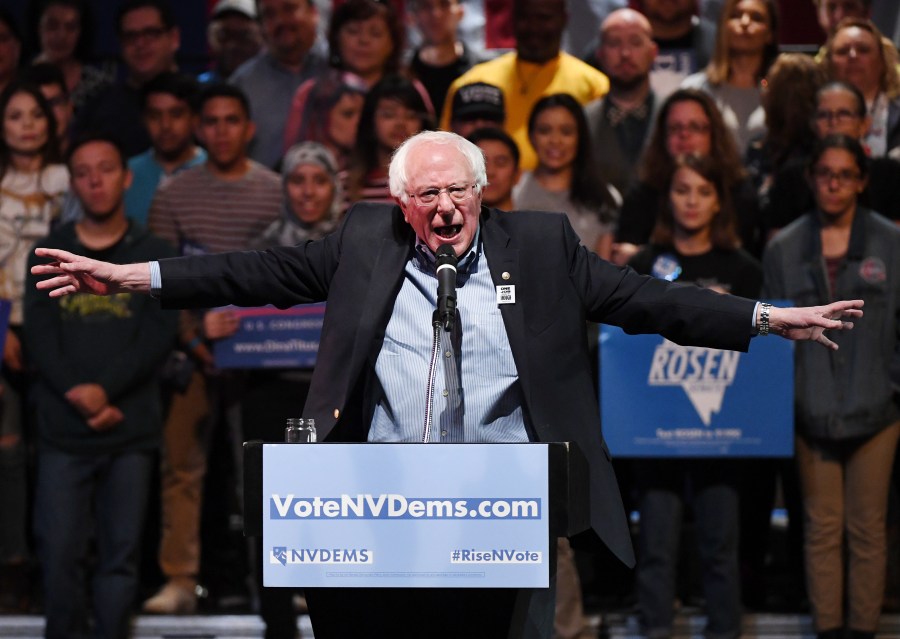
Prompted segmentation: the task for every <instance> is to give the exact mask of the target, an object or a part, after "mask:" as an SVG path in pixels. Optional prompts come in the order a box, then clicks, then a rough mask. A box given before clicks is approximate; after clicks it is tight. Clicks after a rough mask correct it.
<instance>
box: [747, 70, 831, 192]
mask: <svg viewBox="0 0 900 639" xmlns="http://www.w3.org/2000/svg"><path fill="white" fill-rule="evenodd" d="M826 77H827V76H826V75H825V71H824V70H823V69H822V67H821V66H820V65H819V64H817V63H816V61H815V60H814V59H813V58H812V57H810V56H808V55H806V54H804V53H782V54H781V55H779V56H778V58H776V60H775V62H774V63H773V64H772V67H771V68H770V69H769V73H768V74H766V79H765V80H764V81H763V92H762V107H761V108H760V109H757V110H756V111H755V112H754V113H753V115H752V116H751V128H754V125H753V122H757V121H758V122H759V126H756V127H755V128H757V129H759V128H762V129H764V130H765V133H764V134H763V135H761V136H759V137H757V138H756V139H755V140H753V141H752V142H751V143H750V147H749V148H748V149H747V156H746V160H747V161H746V165H747V170H748V171H749V173H750V176H751V179H752V180H753V185H754V186H755V187H756V189H757V192H758V193H759V195H760V198H762V199H763V200H765V197H766V195H767V193H768V190H769V187H770V186H771V182H772V176H773V174H775V173H777V172H778V171H779V170H780V169H781V168H782V167H784V166H785V164H787V163H788V162H791V161H797V160H799V161H803V162H804V163H805V161H806V159H807V158H808V157H809V154H810V152H811V151H812V148H813V146H815V142H816V135H815V132H814V131H813V129H812V127H811V126H810V123H811V122H812V121H813V115H814V114H815V112H816V92H817V91H818V90H819V88H821V87H822V85H824V84H825V81H826ZM761 208H765V204H762V205H761Z"/></svg>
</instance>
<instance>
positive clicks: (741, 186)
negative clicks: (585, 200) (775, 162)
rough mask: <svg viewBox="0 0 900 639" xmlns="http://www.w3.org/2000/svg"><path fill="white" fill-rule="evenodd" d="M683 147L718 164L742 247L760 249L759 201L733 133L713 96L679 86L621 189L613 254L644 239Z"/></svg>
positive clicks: (631, 249)
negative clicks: (635, 171)
mask: <svg viewBox="0 0 900 639" xmlns="http://www.w3.org/2000/svg"><path fill="white" fill-rule="evenodd" d="M684 153H699V154H700V155H708V156H710V157H711V158H713V160H714V161H715V162H717V163H718V164H720V165H721V166H722V169H723V172H724V179H725V185H726V188H727V189H728V191H729V195H730V197H731V201H732V203H733V205H734V209H735V213H736V215H737V229H738V236H739V237H740V239H741V245H742V247H743V248H744V250H746V251H748V252H749V253H751V254H752V255H757V254H758V252H759V205H758V198H757V195H756V190H755V189H754V188H753V183H752V182H751V181H750V180H749V179H748V178H747V176H746V172H745V170H744V166H743V164H742V162H741V156H740V154H739V153H738V150H737V144H735V141H734V137H733V136H732V135H731V133H730V132H729V131H728V128H727V127H726V125H725V121H724V119H723V118H722V114H721V112H720V111H719V109H718V108H717V107H716V104H715V102H714V100H713V98H712V97H711V96H710V95H709V94H708V93H706V92H705V91H701V90H700V89H678V90H677V91H675V92H674V93H672V94H671V95H670V96H669V97H668V98H666V101H665V102H663V104H662V106H661V107H660V109H659V115H658V116H657V119H656V124H655V126H654V127H653V133H652V134H651V137H650V140H649V142H648V144H647V148H646V149H644V155H643V157H642V158H641V161H640V164H639V165H638V174H637V180H636V181H635V182H634V183H633V184H632V186H631V188H629V189H628V191H627V192H626V193H625V201H624V202H623V203H622V211H621V214H620V215H619V226H618V228H617V229H616V237H615V242H614V244H613V253H612V259H613V261H614V262H615V263H616V264H626V263H627V262H628V260H629V259H630V258H631V257H632V256H633V255H634V254H635V253H637V251H638V250H639V248H640V247H641V246H643V245H645V244H647V242H648V240H649V239H650V234H651V233H652V232H653V226H654V225H655V223H656V212H657V211H658V210H659V202H660V201H661V200H662V199H663V194H664V193H665V188H666V183H665V182H666V179H667V176H669V175H671V174H672V170H673V167H674V165H675V158H676V157H678V156H679V155H681V154H684Z"/></svg>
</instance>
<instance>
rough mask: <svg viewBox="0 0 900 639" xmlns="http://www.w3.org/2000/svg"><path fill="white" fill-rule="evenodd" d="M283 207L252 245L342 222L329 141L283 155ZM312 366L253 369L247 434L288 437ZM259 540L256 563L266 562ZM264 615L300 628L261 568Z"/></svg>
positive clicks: (287, 592)
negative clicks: (288, 418)
mask: <svg viewBox="0 0 900 639" xmlns="http://www.w3.org/2000/svg"><path fill="white" fill-rule="evenodd" d="M281 170H282V185H283V190H284V207H283V210H282V214H281V219H279V220H276V221H275V222H273V223H272V224H271V226H269V227H268V228H267V229H266V230H265V231H263V233H262V235H260V237H259V238H257V239H256V241H254V242H253V245H252V248H255V249H259V250H264V249H267V248H272V247H275V246H295V245H297V244H300V243H301V242H305V241H306V240H318V239H320V238H322V237H324V236H326V235H328V234H329V233H331V232H332V231H334V230H335V229H336V228H337V225H338V222H339V220H340V217H341V213H342V203H343V193H342V187H341V180H340V177H339V172H338V164H337V160H336V159H335V158H334V156H333V155H332V154H331V153H330V152H329V151H328V149H327V148H325V146H323V145H321V144H318V143H316V142H302V143H300V144H297V145H296V146H293V147H291V148H290V149H288V152H287V153H285V155H284V160H282V166H281ZM311 379H312V375H311V371H309V370H295V369H289V370H280V371H262V370H258V371H251V372H250V373H249V375H248V377H247V387H246V389H245V393H244V396H243V398H242V401H241V405H242V411H243V414H244V415H245V417H244V419H243V424H244V436H245V437H247V438H249V439H261V440H263V441H280V440H282V439H283V438H284V417H285V415H299V414H300V407H301V406H303V404H304V402H305V401H306V395H307V393H308V392H309V383H310V380H311ZM261 551H262V548H261V546H260V545H257V550H256V552H257V559H256V566H258V567H259V566H262V553H261ZM255 577H256V579H257V585H258V586H259V592H260V615H261V616H262V618H263V620H264V621H265V623H266V636H267V637H293V636H295V633H296V629H297V611H296V610H295V608H294V595H295V592H294V590H292V589H290V588H262V569H261V568H259V569H257V570H256V575H255Z"/></svg>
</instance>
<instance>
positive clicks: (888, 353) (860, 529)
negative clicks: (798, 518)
mask: <svg viewBox="0 0 900 639" xmlns="http://www.w3.org/2000/svg"><path fill="white" fill-rule="evenodd" d="M866 176H867V161H866V154H865V151H864V150H863V147H862V145H861V144H860V143H859V142H858V141H857V140H856V139H854V138H852V137H849V136H846V135H830V136H827V137H825V138H824V139H823V140H822V141H821V143H820V145H819V146H818V148H817V149H816V151H815V152H814V153H813V155H812V157H811V161H810V163H809V172H808V177H809V180H810V182H811V184H812V185H813V191H814V196H815V206H816V208H815V210H813V211H810V212H808V213H807V214H805V215H804V216H803V217H802V218H800V219H799V220H798V221H797V222H796V223H794V224H792V225H790V226H789V227H787V228H785V229H784V230H783V231H782V232H781V233H779V234H778V235H776V236H775V237H774V238H773V239H772V241H771V242H770V243H769V245H768V247H767V249H766V255H765V258H764V260H763V268H764V271H765V287H764V291H763V298H770V299H790V300H793V301H794V303H796V304H821V303H825V302H828V301H830V300H835V299H851V298H852V299H862V300H865V302H866V306H865V308H866V315H865V318H864V319H863V320H862V322H864V323H865V328H863V329H862V330H856V331H849V332H841V333H836V334H834V335H833V336H832V337H833V338H834V341H835V342H836V343H837V344H838V345H839V347H840V350H839V351H830V350H825V349H822V351H821V352H817V351H816V350H815V349H810V348H806V347H805V346H804V345H802V344H798V345H797V347H796V348H795V350H794V366H795V368H794V370H795V382H794V395H795V414H796V420H797V421H796V432H797V437H796V459H797V464H798V468H799V471H800V481H801V488H802V493H803V502H804V511H805V544H804V545H805V559H806V580H807V594H808V596H809V601H810V605H811V608H812V615H813V624H814V626H815V629H816V632H817V635H818V637H819V639H838V638H843V637H850V638H852V639H869V638H874V637H875V632H876V630H877V629H878V621H879V616H880V613H881V604H882V598H883V596H884V584H885V566H886V554H887V547H886V546H887V544H886V539H885V536H886V534H885V518H886V510H887V497H888V485H889V481H890V474H891V467H892V465H893V461H894V452H895V450H896V448H897V439H898V435H900V412H898V408H897V405H896V404H895V402H894V392H893V389H892V387H891V376H890V373H889V370H890V364H891V359H892V356H893V354H894V352H895V350H896V347H897V340H898V338H897V336H898V333H900V319H898V318H900V229H898V228H897V227H896V226H895V225H894V224H893V223H891V222H890V221H889V220H887V219H885V218H883V217H881V216H880V215H878V214H877V213H875V212H873V211H871V210H869V209H866V208H864V207H862V206H860V205H859V203H858V197H859V194H860V192H861V191H862V190H863V188H864V186H865V183H866ZM848 296H849V297H848ZM845 552H846V556H847V561H846V562H845V560H844V555H845ZM845 603H846V609H845ZM845 610H846V612H845Z"/></svg>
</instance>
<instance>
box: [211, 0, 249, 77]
mask: <svg viewBox="0 0 900 639" xmlns="http://www.w3.org/2000/svg"><path fill="white" fill-rule="evenodd" d="M206 39H207V42H208V43H209V56H210V58H211V59H212V61H213V64H212V69H210V70H209V71H206V72H205V73H201V74H200V76H199V77H198V78H197V79H198V80H200V82H203V83H212V82H225V81H227V80H228V78H230V77H231V74H232V73H234V72H235V71H236V70H237V68H238V67H239V66H241V65H242V64H244V63H245V62H246V61H247V60H249V59H250V58H252V57H254V56H255V55H257V54H258V53H259V51H260V49H261V48H262V33H261V32H260V30H259V22H257V20H256V2H255V0H219V2H217V3H216V6H214V7H213V10H212V13H211V14H210V17H209V26H208V27H207V29H206Z"/></svg>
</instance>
